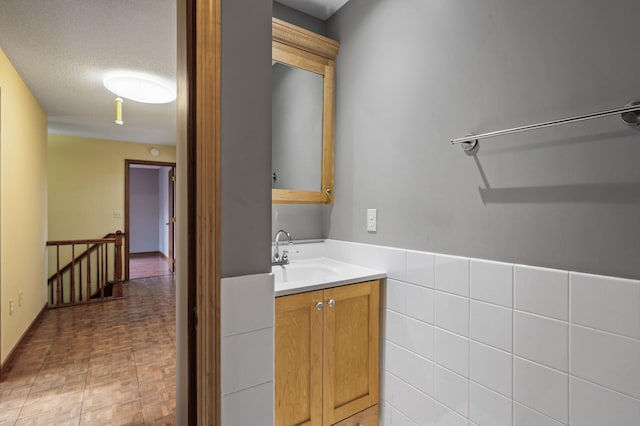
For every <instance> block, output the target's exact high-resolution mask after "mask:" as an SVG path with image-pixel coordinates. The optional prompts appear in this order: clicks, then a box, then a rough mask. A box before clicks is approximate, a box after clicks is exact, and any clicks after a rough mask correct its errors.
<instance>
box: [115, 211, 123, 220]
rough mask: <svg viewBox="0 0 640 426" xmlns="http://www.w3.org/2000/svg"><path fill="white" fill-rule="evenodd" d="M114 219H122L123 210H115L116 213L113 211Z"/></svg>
mask: <svg viewBox="0 0 640 426" xmlns="http://www.w3.org/2000/svg"><path fill="white" fill-rule="evenodd" d="M113 218H114V219H120V218H122V210H114V211H113Z"/></svg>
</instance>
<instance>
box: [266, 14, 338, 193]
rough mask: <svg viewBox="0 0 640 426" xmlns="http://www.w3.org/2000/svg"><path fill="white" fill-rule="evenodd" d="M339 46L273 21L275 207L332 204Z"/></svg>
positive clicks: (273, 174) (300, 29) (322, 37)
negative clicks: (335, 86) (334, 123)
mask: <svg viewBox="0 0 640 426" xmlns="http://www.w3.org/2000/svg"><path fill="white" fill-rule="evenodd" d="M338 48H339V43H338V42H336V41H334V40H331V39H328V38H326V37H324V36H321V35H318V34H315V33H313V32H311V31H308V30H305V29H303V28H300V27H297V26H295V25H292V24H289V23H287V22H284V21H281V20H279V19H276V18H273V22H272V59H273V63H272V65H273V66H272V83H273V86H272V89H273V93H272V95H273V97H272V106H273V115H272V121H273V123H272V125H273V126H272V128H273V130H272V132H273V133H272V141H273V150H272V187H273V189H272V197H271V198H272V202H273V203H283V204H284V203H290V204H293V203H316V204H331V203H333V108H334V106H333V102H334V90H335V88H334V67H335V58H336V56H337V54H338Z"/></svg>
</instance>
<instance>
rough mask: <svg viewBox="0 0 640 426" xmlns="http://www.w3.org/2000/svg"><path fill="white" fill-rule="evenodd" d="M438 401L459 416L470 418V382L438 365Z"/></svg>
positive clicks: (436, 387) (436, 393)
mask: <svg viewBox="0 0 640 426" xmlns="http://www.w3.org/2000/svg"><path fill="white" fill-rule="evenodd" d="M434 390H435V396H436V400H437V401H439V402H441V403H442V404H443V405H445V406H447V407H448V408H450V409H452V410H454V411H456V412H457V413H458V414H460V415H462V416H464V417H468V416H469V380H468V379H466V378H464V377H462V376H460V375H458V374H456V373H454V372H453V371H450V370H447V369H446V368H443V367H440V366H438V365H436V367H435V386H434Z"/></svg>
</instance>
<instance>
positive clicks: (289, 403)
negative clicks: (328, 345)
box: [275, 291, 323, 426]
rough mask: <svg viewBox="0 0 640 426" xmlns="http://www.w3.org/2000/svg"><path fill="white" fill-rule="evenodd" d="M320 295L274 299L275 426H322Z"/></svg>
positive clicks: (308, 294)
mask: <svg viewBox="0 0 640 426" xmlns="http://www.w3.org/2000/svg"><path fill="white" fill-rule="evenodd" d="M318 303H322V291H314V292H309V293H301V294H296V295H293V296H284V297H278V298H276V322H275V404H276V407H275V414H276V416H275V417H276V426H293V425H305V426H321V425H322V312H323V311H322V305H318V306H316V305H317V304H318Z"/></svg>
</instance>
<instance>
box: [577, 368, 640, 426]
mask: <svg viewBox="0 0 640 426" xmlns="http://www.w3.org/2000/svg"><path fill="white" fill-rule="evenodd" d="M571 420H572V424H574V425H579V426H601V425H616V426H637V425H638V423H640V401H638V400H637V399H633V398H629V397H627V396H625V395H622V394H620V393H617V392H614V391H611V390H609V389H607V388H604V387H601V386H598V385H595V384H593V383H588V382H585V381H583V380H580V379H578V378H575V377H572V378H571Z"/></svg>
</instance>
